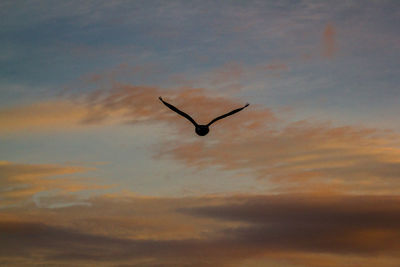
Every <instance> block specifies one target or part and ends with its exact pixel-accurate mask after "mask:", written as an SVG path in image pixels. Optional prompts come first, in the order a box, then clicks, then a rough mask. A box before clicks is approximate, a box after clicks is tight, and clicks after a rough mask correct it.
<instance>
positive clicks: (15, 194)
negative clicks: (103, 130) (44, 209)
mask: <svg viewBox="0 0 400 267" xmlns="http://www.w3.org/2000/svg"><path fill="white" fill-rule="evenodd" d="M89 170H90V169H89V168H84V167H76V166H62V165H50V164H20V163H13V162H7V161H5V162H4V161H2V162H0V176H1V177H2V179H1V180H0V187H1V195H0V199H1V205H0V207H1V208H4V207H7V206H9V205H17V204H21V203H24V202H25V203H26V202H32V201H33V200H34V199H33V198H34V197H35V195H36V194H38V193H48V194H50V195H54V194H55V195H57V196H63V195H64V196H65V195H67V194H71V193H76V192H80V191H84V190H90V189H104V188H105V187H104V186H98V185H94V184H91V183H90V182H88V181H85V180H82V179H80V180H79V181H78V180H76V179H73V176H71V175H76V174H78V173H84V172H87V171H89ZM58 200H60V199H58ZM36 201H37V204H39V203H40V198H38V199H36ZM61 203H68V199H64V201H61ZM51 204H54V203H51ZM51 204H50V203H49V205H51Z"/></svg>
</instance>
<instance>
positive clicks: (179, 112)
mask: <svg viewBox="0 0 400 267" xmlns="http://www.w3.org/2000/svg"><path fill="white" fill-rule="evenodd" d="M159 99H160V100H161V102H163V103H164V105H166V106H167V107H169V108H170V109H171V110H173V111H175V112H176V113H178V114H179V115H181V116H183V117H185V118H186V119H188V120H189V121H190V122H191V123H193V124H194V126H198V124H197V123H196V122H195V121H194V119H193V118H192V117H190V116H189V115H188V114H186V113H185V112H183V111H180V110H179V109H177V108H176V107H175V106H173V105H171V104H169V103H167V102H165V101H164V100H163V99H162V98H161V96H160V97H159Z"/></svg>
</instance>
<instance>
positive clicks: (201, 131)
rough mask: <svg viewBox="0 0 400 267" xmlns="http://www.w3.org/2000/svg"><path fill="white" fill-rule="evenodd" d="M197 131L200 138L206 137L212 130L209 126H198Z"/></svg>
mask: <svg viewBox="0 0 400 267" xmlns="http://www.w3.org/2000/svg"><path fill="white" fill-rule="evenodd" d="M195 131H196V133H197V134H198V135H200V136H205V135H206V134H208V132H209V131H210V128H209V127H208V126H207V125H197V126H196V128H195Z"/></svg>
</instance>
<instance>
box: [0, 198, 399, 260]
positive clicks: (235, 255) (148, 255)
mask: <svg viewBox="0 0 400 267" xmlns="http://www.w3.org/2000/svg"><path fill="white" fill-rule="evenodd" d="M89 201H90V202H91V204H92V205H91V206H74V207H66V208H58V209H51V210H49V209H39V208H32V207H25V208H24V207H19V208H9V209H6V210H3V211H2V212H1V218H2V219H1V220H0V234H1V236H2V238H1V239H0V247H2V248H3V249H2V250H1V251H0V259H1V260H9V261H11V260H12V259H18V260H23V259H26V260H28V259H29V260H31V262H32V261H33V262H35V263H37V264H48V265H49V264H53V265H54V264H55V265H56V264H60V263H65V262H70V263H71V264H82V265H83V264H89V263H90V264H93V262H95V263H97V264H101V265H105V266H107V265H115V264H128V265H131V266H136V265H137V266H158V265H161V264H167V265H168V264H169V265H171V266H174V265H175V266H176V265H181V266H186V265H191V266H215V265H218V266H243V264H245V263H249V262H256V263H257V262H258V263H259V264H260V265H263V266H265V265H266V266H269V265H268V264H267V263H271V266H276V265H277V264H278V265H282V264H283V262H284V263H285V264H286V265H287V266H297V264H303V265H306V266H335V265H334V264H331V265H329V264H327V262H328V263H329V262H333V263H335V262H336V263H343V262H346V261H352V260H353V259H355V261H353V262H364V263H367V264H366V266H374V265H373V264H370V263H368V259H370V257H374V256H377V255H379V259H375V262H374V263H375V264H376V263H383V262H386V263H389V262H391V261H392V262H397V263H398V262H399V258H398V255H396V251H398V249H399V244H398V242H397V240H398V238H399V236H400V224H399V223H398V222H399V221H400V220H399V219H400V218H399V214H400V212H399V211H400V210H399V207H400V205H399V204H400V199H399V197H397V196H368V195H365V196H345V195H341V196H328V197H321V196H320V197H315V196H312V195H266V196H265V195H264V196H261V195H260V196H254V195H253V196H251V195H238V196H230V197H201V198H149V197H147V198H146V197H144V198H141V197H118V196H114V197H106V196H102V197H94V198H91V199H90V200H89ZM12 214H14V217H12V216H11V215H12ZM7 215H8V216H7ZM146 233H147V234H146ZM324 263H325V265H324ZM393 266H395V265H393Z"/></svg>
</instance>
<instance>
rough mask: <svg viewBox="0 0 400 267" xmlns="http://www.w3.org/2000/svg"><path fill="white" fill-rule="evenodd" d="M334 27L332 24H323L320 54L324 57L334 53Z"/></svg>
mask: <svg viewBox="0 0 400 267" xmlns="http://www.w3.org/2000/svg"><path fill="white" fill-rule="evenodd" d="M335 38H336V29H335V28H334V27H333V25H332V24H330V23H329V24H327V25H326V26H325V29H324V32H323V35H322V47H323V51H322V55H323V56H324V57H325V58H332V57H333V56H334V55H335V53H336V50H337V48H336V40H335Z"/></svg>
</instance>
